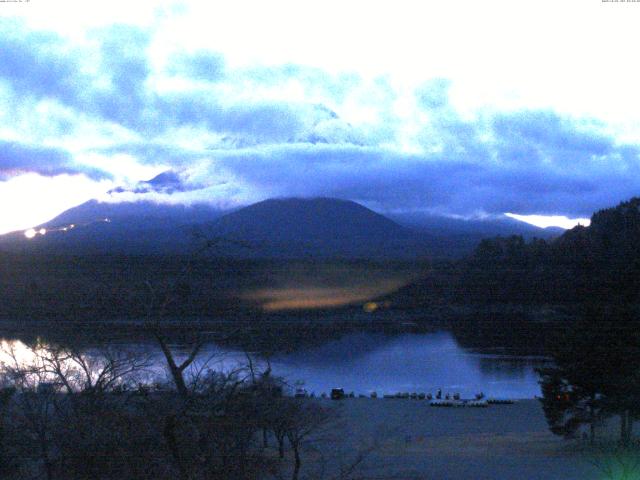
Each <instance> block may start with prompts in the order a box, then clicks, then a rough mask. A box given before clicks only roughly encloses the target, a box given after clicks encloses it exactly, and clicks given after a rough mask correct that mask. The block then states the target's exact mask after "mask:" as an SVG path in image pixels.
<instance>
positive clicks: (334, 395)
mask: <svg viewBox="0 0 640 480" xmlns="http://www.w3.org/2000/svg"><path fill="white" fill-rule="evenodd" d="M295 397H297V398H308V397H315V395H314V394H313V393H312V394H310V395H309V394H308V393H307V391H306V390H305V389H303V388H298V389H297V390H296V393H295ZM357 397H358V398H367V396H366V395H363V394H360V395H357ZM320 398H327V394H326V393H322V394H321V395H320ZM329 398H331V399H332V400H342V399H345V398H356V395H355V393H353V392H350V393H345V391H344V389H342V388H334V389H332V390H331V393H330V395H329ZM369 398H373V399H376V398H378V394H377V393H376V392H371V394H370V395H369ZM382 398H385V399H404V400H406V399H410V400H426V401H428V402H429V404H430V405H431V406H432V407H488V406H489V405H508V404H512V403H515V402H514V400H511V399H506V398H486V397H485V395H484V393H482V392H480V393H478V394H476V395H475V398H468V399H465V398H461V397H460V394H459V393H454V394H452V395H450V394H448V393H447V394H445V395H444V397H443V396H442V392H441V391H440V390H438V392H437V393H436V395H435V397H434V396H433V395H432V394H430V393H416V392H413V393H409V392H399V393H395V394H384V395H383V396H382Z"/></svg>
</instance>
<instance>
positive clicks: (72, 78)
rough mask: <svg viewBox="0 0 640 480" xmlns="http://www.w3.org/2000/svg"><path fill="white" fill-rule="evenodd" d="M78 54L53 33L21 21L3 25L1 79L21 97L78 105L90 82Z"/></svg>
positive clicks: (0, 48)
mask: <svg viewBox="0 0 640 480" xmlns="http://www.w3.org/2000/svg"><path fill="white" fill-rule="evenodd" d="M74 53H75V52H74V51H73V49H70V48H69V46H68V45H67V44H66V43H65V42H64V41H63V39H62V38H61V37H59V36H58V35H55V34H53V33H48V32H32V31H29V30H26V29H25V28H24V27H23V25H22V24H21V23H18V22H11V21H7V22H6V23H2V24H0V78H1V79H3V80H4V81H5V82H7V83H8V84H9V85H11V86H12V87H13V89H14V90H15V91H16V92H19V94H20V95H34V96H38V97H44V98H56V99H59V100H60V101H62V102H63V103H68V104H72V105H77V97H78V94H79V92H80V91H82V90H83V89H84V88H86V87H87V79H86V78H85V76H84V75H83V74H82V73H81V71H80V68H79V64H78V62H77V60H76V58H77V56H76V55H75V54H74Z"/></svg>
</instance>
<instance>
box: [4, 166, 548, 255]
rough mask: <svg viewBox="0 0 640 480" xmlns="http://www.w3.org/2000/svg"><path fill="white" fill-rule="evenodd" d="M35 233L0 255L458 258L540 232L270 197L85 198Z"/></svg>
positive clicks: (10, 240)
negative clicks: (407, 220) (247, 200)
mask: <svg viewBox="0 0 640 480" xmlns="http://www.w3.org/2000/svg"><path fill="white" fill-rule="evenodd" d="M156 180H157V178H156V179H154V180H153V181H156ZM162 180H163V181H162V185H163V186H166V185H170V186H171V188H176V187H175V185H174V184H175V183H176V182H175V181H174V179H173V177H171V176H168V177H167V178H166V179H165V178H164V177H163V178H162ZM146 183H151V182H146ZM145 185H146V184H145ZM140 188H142V187H140ZM145 188H146V187H145ZM41 227H42V228H45V229H46V230H47V234H46V235H44V236H42V235H36V236H35V237H34V238H32V239H30V240H27V239H26V238H25V237H24V235H23V232H15V233H13V234H8V235H4V236H0V250H5V251H7V250H9V251H15V250H19V251H22V252H34V251H35V252H48V253H71V254H84V253H92V254H93V253H118V254H177V253H190V252H193V251H194V250H196V249H197V248H198V245H201V244H202V243H203V242H202V238H222V239H226V240H232V241H230V242H223V243H221V244H220V245H219V246H218V247H217V250H216V251H217V252H218V253H219V254H221V255H223V256H231V257H242V258H371V259H392V258H397V259H415V258H457V257H460V256H463V255H466V254H469V253H470V252H472V251H473V249H474V248H475V247H476V245H477V244H478V243H479V242H480V240H481V239H482V238H483V237H484V236H487V233H488V234H489V235H490V234H491V232H495V233H505V232H511V233H518V232H522V231H523V229H526V231H527V232H530V231H531V232H532V233H531V235H530V236H540V237H542V236H544V233H545V231H543V230H542V229H536V228H535V227H530V226H528V225H524V224H521V223H520V222H515V221H510V220H509V221H507V222H505V223H500V224H498V222H493V223H491V222H486V223H484V222H472V221H469V222H466V221H462V220H454V219H447V218H442V217H433V218H432V219H430V221H429V223H424V222H423V223H422V224H421V225H420V226H419V227H415V226H402V225H400V224H398V223H396V222H394V221H393V220H391V219H389V218H387V217H385V216H383V215H380V214H378V213H376V212H374V211H372V210H370V209H368V208H366V207H364V206H362V205H359V204H357V203H355V202H352V201H348V200H340V199H335V198H310V199H301V198H285V199H271V200H265V201H262V202H259V203H256V204H253V205H249V206H247V207H244V208H241V209H239V210H236V211H234V212H223V211H221V210H218V209H216V208H214V207H212V206H210V205H205V204H202V205H194V206H184V205H166V204H157V203H152V202H120V203H101V202H97V201H95V200H92V201H89V202H86V203H84V204H82V205H79V206H77V207H75V208H71V209H69V210H67V211H66V212H64V213H62V214H61V215H59V216H58V217H56V218H54V219H53V220H51V221H49V222H47V223H46V224H44V225H41V226H40V227H38V229H39V228H41ZM495 233H494V234H495ZM537 233H540V235H536V234H537ZM194 234H199V235H200V240H196V239H195V238H196V237H195V235H194ZM234 241H241V243H243V244H244V246H239V245H238V244H239V243H240V242H234Z"/></svg>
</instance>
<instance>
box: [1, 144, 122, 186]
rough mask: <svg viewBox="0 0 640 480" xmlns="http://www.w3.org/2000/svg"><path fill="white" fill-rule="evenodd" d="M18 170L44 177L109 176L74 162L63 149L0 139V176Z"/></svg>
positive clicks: (8, 175) (6, 175)
mask: <svg viewBox="0 0 640 480" xmlns="http://www.w3.org/2000/svg"><path fill="white" fill-rule="evenodd" d="M20 172H22V173H24V172H35V173H38V174H39V175H42V176H46V177H54V176H57V175H63V174H69V175H73V174H84V175H85V176H87V177H89V178H91V179H94V180H100V179H105V178H111V175H110V174H109V173H108V172H105V171H103V170H99V169H96V168H92V167H87V166H85V165H79V164H76V163H75V162H74V161H73V159H72V157H71V155H70V154H69V153H68V152H66V151H64V150H60V149H55V148H47V147H42V146H37V145H36V146H33V145H24V144H21V143H18V142H7V141H2V140H0V178H1V177H10V176H13V175H15V174H16V173H20Z"/></svg>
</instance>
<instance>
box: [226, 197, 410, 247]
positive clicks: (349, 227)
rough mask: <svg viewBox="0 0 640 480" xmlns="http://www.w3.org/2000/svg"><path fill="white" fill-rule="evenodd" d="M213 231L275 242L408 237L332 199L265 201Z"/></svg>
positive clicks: (385, 221) (345, 202)
mask: <svg viewBox="0 0 640 480" xmlns="http://www.w3.org/2000/svg"><path fill="white" fill-rule="evenodd" d="M215 228H216V230H217V231H218V232H219V233H220V234H223V235H233V236H242V237H245V238H247V239H255V240H269V241H276V242H288V241H310V240H313V241H331V240H336V239H362V240H367V239H370V238H380V239H384V238H389V239H392V238H399V237H403V236H407V235H409V234H411V232H410V231H409V230H408V229H406V228H404V227H401V226H400V225H398V224H397V223H395V222H393V221H391V220H389V219H388V218H386V217H384V216H382V215H380V214H378V213H375V212H374V211H372V210H369V209H368V208H366V207H363V206H362V205H359V204H357V203H355V202H351V201H348V200H339V199H335V198H312V199H301V198H287V199H271V200H265V201H263V202H259V203H255V204H253V205H249V206H248V207H245V208H242V209H240V210H238V211H236V212H232V213H229V214H227V215H225V216H223V217H222V218H220V219H219V220H218V221H217V222H216V224H215Z"/></svg>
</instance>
